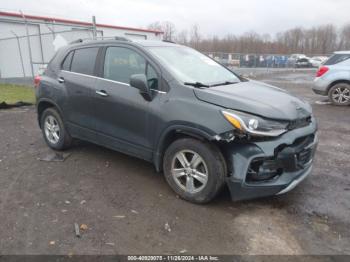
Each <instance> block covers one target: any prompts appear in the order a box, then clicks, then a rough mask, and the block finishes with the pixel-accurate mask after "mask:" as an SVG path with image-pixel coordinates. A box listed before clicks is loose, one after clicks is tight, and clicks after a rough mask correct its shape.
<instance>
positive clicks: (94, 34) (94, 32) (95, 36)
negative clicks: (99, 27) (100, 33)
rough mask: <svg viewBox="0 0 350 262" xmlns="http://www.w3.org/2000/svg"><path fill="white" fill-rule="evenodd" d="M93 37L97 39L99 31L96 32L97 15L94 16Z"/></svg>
mask: <svg viewBox="0 0 350 262" xmlns="http://www.w3.org/2000/svg"><path fill="white" fill-rule="evenodd" d="M92 37H93V39H94V40H96V39H97V33H96V17H95V16H94V15H93V16H92Z"/></svg>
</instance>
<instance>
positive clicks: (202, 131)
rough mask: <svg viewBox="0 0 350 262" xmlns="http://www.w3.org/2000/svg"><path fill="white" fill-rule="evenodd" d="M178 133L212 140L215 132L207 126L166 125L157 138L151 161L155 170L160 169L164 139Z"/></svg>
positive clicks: (164, 145) (164, 144)
mask: <svg viewBox="0 0 350 262" xmlns="http://www.w3.org/2000/svg"><path fill="white" fill-rule="evenodd" d="M174 134H179V135H184V136H189V137H193V138H197V139H199V140H208V141H212V140H214V139H215V135H216V134H215V133H214V132H212V131H210V130H207V128H200V127H194V126H190V125H186V124H176V125H171V126H169V127H167V128H166V129H165V130H164V131H163V132H162V133H161V135H160V138H159V139H158V140H157V144H156V147H155V151H154V154H153V163H154V165H155V168H156V170H157V171H158V172H159V171H161V170H162V163H163V160H162V156H163V154H164V152H165V150H166V141H167V140H168V139H170V138H171V136H172V135H174Z"/></svg>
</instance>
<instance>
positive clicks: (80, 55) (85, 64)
mask: <svg viewBox="0 0 350 262" xmlns="http://www.w3.org/2000/svg"><path fill="white" fill-rule="evenodd" d="M97 52H98V48H97V47H94V48H83V49H77V50H75V51H74V56H73V61H72V65H71V71H72V72H76V73H81V74H86V75H93V74H94V68H95V61H96V57H97Z"/></svg>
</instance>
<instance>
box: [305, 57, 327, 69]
mask: <svg viewBox="0 0 350 262" xmlns="http://www.w3.org/2000/svg"><path fill="white" fill-rule="evenodd" d="M327 59H328V57H326V56H314V57H311V58H310V59H309V61H310V63H311V65H312V67H320V66H321V65H322V64H323V63H324V62H326V61H327Z"/></svg>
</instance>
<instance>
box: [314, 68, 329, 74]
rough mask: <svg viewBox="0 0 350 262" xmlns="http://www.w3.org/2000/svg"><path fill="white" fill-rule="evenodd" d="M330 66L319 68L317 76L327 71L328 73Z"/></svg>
mask: <svg viewBox="0 0 350 262" xmlns="http://www.w3.org/2000/svg"><path fill="white" fill-rule="evenodd" d="M328 70H329V68H328V67H327V66H321V67H320V69H318V71H317V73H316V77H320V76H323V75H324V74H325V73H327V72H328Z"/></svg>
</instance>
